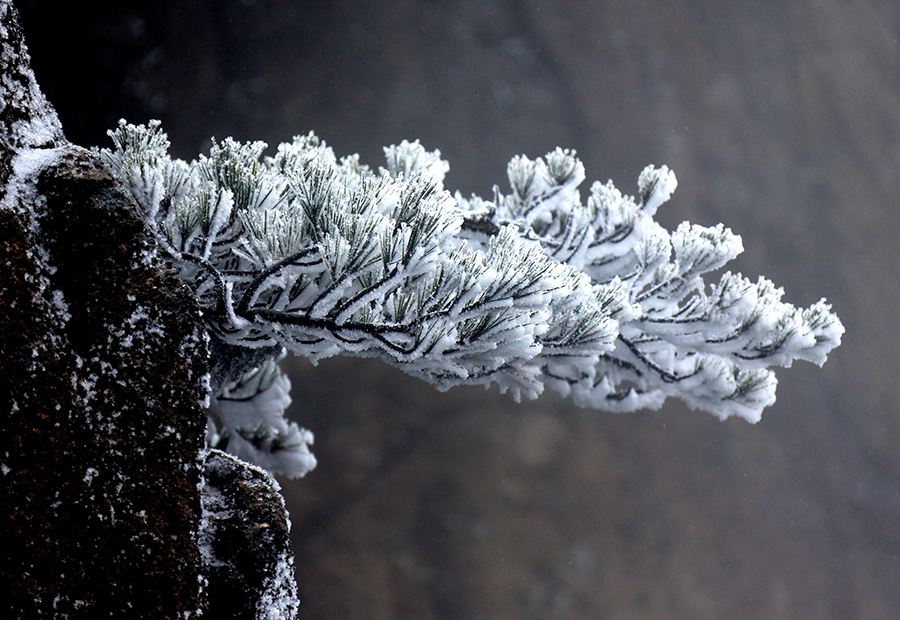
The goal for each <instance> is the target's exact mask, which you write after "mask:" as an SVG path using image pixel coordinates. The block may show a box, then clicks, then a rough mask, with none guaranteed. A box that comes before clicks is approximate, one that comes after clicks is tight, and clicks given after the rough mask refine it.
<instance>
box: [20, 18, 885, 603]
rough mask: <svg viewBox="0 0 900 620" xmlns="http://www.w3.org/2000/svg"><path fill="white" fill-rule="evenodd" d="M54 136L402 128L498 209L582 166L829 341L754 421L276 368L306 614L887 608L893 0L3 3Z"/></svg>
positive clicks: (204, 142)
mask: <svg viewBox="0 0 900 620" xmlns="http://www.w3.org/2000/svg"><path fill="white" fill-rule="evenodd" d="M17 5H18V6H19V8H20V11H21V13H22V18H23V22H24V26H25V32H26V35H27V41H28V43H29V45H30V48H31V52H32V57H33V64H34V69H35V72H36V74H37V78H38V81H39V83H40V84H41V85H42V87H43V89H44V91H45V92H46V94H47V96H48V98H49V99H50V101H51V102H52V103H53V104H54V105H55V106H56V107H57V109H58V111H59V114H60V117H61V119H62V122H63V126H64V128H65V130H66V134H67V136H68V137H69V139H71V140H72V141H73V142H75V143H78V144H82V145H85V146H92V145H107V144H108V142H107V139H106V136H105V131H106V130H107V129H109V128H110V127H112V126H113V125H114V124H115V122H116V121H117V120H118V119H119V118H120V117H125V118H127V119H128V120H130V121H132V122H145V121H146V120H148V119H151V118H159V119H161V120H162V121H163V126H164V128H165V129H166V130H167V131H168V133H169V136H170V138H171V140H172V143H173V149H172V150H173V152H174V154H176V155H178V156H180V157H185V158H192V157H195V156H196V155H197V154H198V153H199V152H205V151H207V150H208V148H209V137H210V136H216V137H218V138H222V137H225V136H229V135H231V136H234V137H235V138H237V139H241V140H265V141H266V142H268V143H269V144H270V145H275V144H277V143H278V142H280V141H286V140H290V138H291V136H293V135H295V134H298V133H306V132H308V131H309V130H311V129H312V130H315V131H316V132H317V133H318V134H319V135H320V136H321V137H322V138H323V139H325V140H326V141H327V142H328V143H329V144H331V145H332V146H333V147H334V150H335V152H336V153H337V154H338V155H343V154H349V153H354V152H359V153H360V155H361V156H362V159H363V160H364V161H366V162H368V163H369V164H371V165H373V166H377V165H378V164H379V163H381V161H382V153H381V147H382V146H384V145H387V144H391V143H396V142H399V141H400V140H402V139H403V138H410V139H412V138H420V139H421V141H422V143H423V144H424V145H425V146H426V147H428V148H439V149H441V152H442V154H443V156H444V157H445V158H446V159H448V160H449V161H450V164H451V171H450V174H449V176H448V179H447V186H448V187H449V188H451V189H459V190H461V191H462V192H463V193H464V194H468V193H470V192H476V193H479V194H482V195H490V193H491V187H492V186H493V185H494V184H495V183H499V184H501V185H502V186H503V187H506V180H505V169H506V162H507V161H508V160H509V158H510V157H511V156H513V155H515V154H518V153H525V154H528V155H529V156H531V157H535V156H539V155H543V154H544V153H546V152H547V151H549V150H551V149H553V148H554V147H556V146H557V145H559V146H563V147H571V148H575V149H577V151H578V153H579V156H580V157H581V158H582V160H583V161H584V163H585V167H586V168H587V175H588V182H590V181H592V180H595V179H599V180H601V181H606V180H607V179H609V178H611V179H613V180H614V181H615V182H616V184H617V185H618V186H619V187H620V189H622V190H623V191H626V192H628V193H631V192H634V191H635V183H636V179H637V176H638V174H639V173H640V171H641V169H642V168H643V167H644V165H646V164H648V163H655V164H667V165H668V166H670V167H671V168H672V169H674V170H675V172H676V173H677V175H678V179H679V187H678V191H677V192H676V193H675V195H674V197H673V199H672V201H671V202H670V203H668V204H667V205H665V206H664V207H663V209H661V211H660V213H659V214H658V219H659V220H660V221H661V222H662V223H663V224H664V225H666V226H667V227H670V228H674V226H676V225H677V224H678V223H679V222H681V221H682V220H685V219H687V220H690V221H692V222H695V223H699V224H704V225H714V224H716V223H718V222H724V223H725V224H726V225H728V226H730V227H731V228H732V229H733V230H734V231H735V232H737V233H739V234H741V235H742V236H743V238H744V246H745V247H746V252H745V253H744V254H743V255H742V256H741V257H740V258H739V259H738V260H737V261H736V262H735V264H734V265H733V267H732V268H733V269H736V270H739V271H742V272H743V273H744V274H745V275H748V276H750V277H752V278H754V279H755V277H756V276H757V275H759V274H765V275H767V276H768V277H770V278H771V279H772V280H774V281H775V282H776V283H777V284H779V285H781V286H784V288H785V289H786V291H787V294H786V299H787V300H788V301H790V302H792V303H795V304H797V305H804V306H806V305H809V304H810V303H813V302H815V301H816V300H818V299H819V298H820V297H822V296H825V297H827V298H828V299H829V301H831V302H832V303H833V304H834V308H835V310H836V311H837V312H838V314H839V315H840V316H841V318H842V319H843V322H844V324H845V326H846V328H847V334H846V335H845V338H844V344H843V345H842V346H841V347H840V348H839V349H837V350H836V351H835V352H834V353H833V354H832V356H831V359H830V360H829V361H828V363H827V364H826V365H825V367H824V368H822V369H819V368H816V367H813V366H810V365H808V364H805V363H798V364H797V365H796V366H795V367H794V368H791V369H784V370H781V371H780V372H779V373H778V376H779V379H780V387H779V389H778V402H777V403H776V404H775V405H774V406H773V407H771V408H770V409H769V410H767V411H766V413H765V414H764V416H763V420H762V422H760V423H759V424H757V425H755V426H751V425H749V424H747V423H745V422H743V421H741V420H737V419H732V420H728V421H726V422H724V423H722V422H718V421H717V420H716V419H715V418H713V417H712V416H709V415H707V414H702V413H695V412H690V411H688V410H686V408H685V407H683V406H681V405H680V404H679V403H677V402H668V403H667V404H666V405H665V406H664V407H663V408H662V410H660V411H657V412H640V413H635V414H628V415H611V414H604V413H602V412H597V411H589V410H583V409H578V408H576V407H574V406H573V405H572V404H571V403H569V402H567V401H565V400H563V399H561V398H558V397H556V396H554V395H552V394H547V395H544V396H543V397H541V398H540V399H538V400H536V401H532V402H526V403H521V404H515V403H513V402H512V401H511V400H510V399H508V398H506V397H503V396H500V395H499V394H497V393H496V391H495V390H489V391H485V390H483V389H481V388H472V389H466V388H459V389H455V390H451V391H450V392H447V393H438V392H437V391H436V390H434V389H433V388H431V387H430V386H429V385H427V384H424V383H420V382H418V381H416V380H413V379H410V378H407V377H405V376H404V375H402V374H400V373H399V372H398V371H396V370H394V369H392V368H389V367H387V366H386V365H384V364H382V363H380V362H375V361H371V360H369V361H360V360H353V359H343V358H341V359H332V360H328V361H326V362H323V363H321V364H320V365H319V366H318V367H316V368H313V367H312V366H311V365H310V364H309V363H308V362H306V361H305V360H293V361H291V362H290V363H289V367H290V370H291V374H292V381H293V385H294V389H293V395H294V401H295V402H294V405H293V407H292V409H291V413H292V417H293V418H294V419H296V420H297V421H298V422H299V423H300V424H301V425H302V426H306V427H308V428H310V429H311V430H312V431H313V432H314V433H315V435H316V455H317V457H318V459H319V467H318V469H316V470H315V471H314V472H312V473H311V474H310V475H308V476H307V477H306V478H305V479H302V480H298V481H284V491H285V494H286V496H287V501H288V504H289V506H290V510H291V514H292V519H293V526H294V545H295V549H296V554H297V576H298V580H299V584H300V590H301V599H302V604H301V611H302V617H303V618H307V619H348V620H355V619H366V620H395V619H396V620H405V619H410V620H411V619H417V620H431V619H440V620H473V619H482V618H483V619H535V620H537V619H547V618H554V619H592V620H593V619H597V618H613V619H629V618H677V619H680V618H684V619H692V620H693V619H706V618H709V619H713V618H731V619H745V618H746V619H757V618H767V619H782V618H784V619H788V618H791V619H794V618H819V619H831V618H834V619H838V618H848V619H882V618H883V619H888V618H897V617H900V616H898V614H900V612H898V610H900V389H898V379H900V376H898V375H900V373H898V368H900V335H898V327H897V324H898V321H897V309H898V308H900V260H898V258H897V249H898V241H897V239H898V235H900V38H898V37H900V3H898V2H896V1H895V0H798V1H797V2H790V3H780V2H764V1H754V2H719V1H717V0H701V1H690V2H688V1H681V2H674V1H671V0H668V1H664V0H646V1H643V2H594V1H587V0H578V1H576V0H568V1H567V0H556V1H547V2H537V1H525V0H460V1H454V2H451V1H444V2H439V1H436V0H433V1H430V2H426V1H421V2H414V1H412V0H397V1H390V2H388V1H381V2H374V1H368V2H367V1H357V2H349V1H336V2H328V1H321V0H320V1H311V0H310V1H306V2H287V1H284V0H255V1H254V0H244V1H240V2H238V1H234V0H227V1H219V0H179V1H177V2H176V1H174V0H169V1H154V2H149V1H137V2H115V3H113V2H111V1H100V2H89V3H87V2H84V3H81V2H78V3H75V2H73V3H57V2H43V1H40V0H18V1H17Z"/></svg>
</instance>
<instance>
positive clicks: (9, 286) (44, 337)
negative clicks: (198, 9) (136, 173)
mask: <svg viewBox="0 0 900 620" xmlns="http://www.w3.org/2000/svg"><path fill="white" fill-rule="evenodd" d="M0 18H2V22H0V39H2V41H0V43H2V46H0V50H2V61H3V63H2V66H0V95H2V97H0V264H2V266H3V267H2V269H0V475H2V481H3V493H2V494H0V515H2V524H3V525H2V530H0V537H2V539H3V541H4V543H3V545H2V551H0V600H2V601H3V603H2V606H3V607H2V609H0V616H2V617H3V618H49V617H53V618H57V617H65V618H91V619H94V618H176V617H177V618H199V617H215V618H230V617H235V618H237V617H242V618H243V617H256V615H253V614H255V613H256V610H258V609H261V608H262V607H261V606H262V605H265V604H268V603H270V602H271V603H272V604H273V605H276V604H277V603H278V602H279V601H281V603H282V605H281V610H282V611H283V612H284V613H283V614H282V617H290V616H291V615H293V612H294V611H295V610H294V608H293V607H291V605H292V604H294V602H295V600H296V599H295V598H294V597H293V596H291V595H292V594H293V592H294V590H295V589H296V586H295V585H294V582H293V573H292V571H291V561H290V547H289V544H288V527H289V525H288V522H287V519H286V515H285V512H284V507H283V503H282V501H281V498H280V496H279V495H278V494H277V488H276V487H272V486H271V485H270V486H266V485H262V486H260V484H251V485H249V486H248V482H247V481H249V480H251V479H253V477H254V476H256V477H259V476H263V474H262V473H261V472H256V471H255V470H253V469H251V468H250V467H249V466H247V465H246V464H244V463H241V462H240V461H237V460H234V459H231V460H228V459H227V457H224V456H219V457H218V458H219V459H225V460H228V463H229V468H228V473H229V474H230V475H229V476H223V475H218V474H222V472H223V471H224V470H222V468H221V467H220V468H213V469H212V470H210V471H212V472H213V473H216V474H217V477H216V478H214V489H215V492H216V493H219V494H220V495H222V496H227V497H229V498H230V499H229V504H228V505H229V507H230V509H232V510H233V511H234V512H233V514H234V515H238V517H244V516H247V517H248V518H249V517H252V518H253V519H254V523H256V522H260V523H261V522H262V521H261V520H263V519H264V521H265V523H266V524H268V525H267V526H266V528H264V529H265V531H263V532H262V534H263V536H262V538H258V537H249V538H248V537H247V536H243V538H241V536H242V535H243V534H244V533H245V532H243V530H240V528H239V527H237V525H235V524H234V523H232V522H230V521H229V522H228V523H225V522H223V523H220V524H219V526H218V527H217V529H216V530H215V534H216V535H217V536H218V538H217V539H216V540H217V541H218V540H219V539H221V540H223V541H226V542H228V541H232V542H233V540H234V536H232V534H234V535H238V538H240V539H241V540H242V541H243V546H240V545H237V546H235V544H230V543H229V544H225V543H222V544H217V545H216V546H214V549H215V551H216V552H218V551H219V550H220V549H221V550H222V551H223V553H226V552H227V553H232V552H234V553H232V555H228V556H227V560H228V562H229V564H228V566H229V570H230V573H229V576H230V577H231V579H230V580H229V581H228V585H233V583H235V580H238V581H240V582H241V583H242V584H244V586H245V587H244V589H243V590H241V591H240V592H239V593H238V592H231V593H230V595H231V597H230V598H229V599H228V600H229V601H234V600H237V598H240V599H241V601H242V602H243V603H244V605H245V606H248V605H249V607H248V608H250V609H251V610H252V611H253V614H251V615H246V614H244V613H242V612H241V611H240V610H239V609H238V606H237V605H235V606H232V608H231V609H227V608H222V609H220V610H219V608H216V609H217V610H218V611H215V612H213V610H212V609H211V610H210V612H209V614H207V613H206V607H207V603H206V601H205V596H206V595H207V594H209V596H210V597H212V596H215V595H216V592H217V589H216V586H217V585H219V584H220V583H221V582H222V580H221V579H218V577H217V576H218V575H219V574H220V572H221V571H219V570H218V569H217V570H215V571H213V570H212V569H211V568H210V566H219V565H220V564H221V562H222V561H221V560H220V558H218V557H217V556H215V555H212V554H211V553H206V554H205V555H201V552H200V546H199V545H198V540H199V539H200V538H201V533H200V529H201V501H200V488H201V486H202V483H203V481H204V478H203V460H204V458H205V456H206V452H205V449H204V445H203V442H204V435H205V422H206V416H205V413H204V411H203V409H202V407H201V405H200V401H201V400H202V398H203V396H204V395H205V390H206V389H207V382H206V380H205V379H204V377H205V376H206V373H207V358H208V355H207V342H208V338H207V333H206V329H205V327H204V324H203V321H202V317H201V315H200V309H199V307H198V306H197V303H196V300H195V298H194V296H193V294H192V293H191V292H190V291H189V290H188V289H187V288H186V287H185V286H184V285H183V284H182V283H181V282H180V281H179V280H178V279H177V278H176V277H175V276H174V275H173V274H172V273H170V272H168V271H167V270H166V268H165V266H164V264H163V263H162V261H161V259H160V258H159V256H158V255H157V253H156V249H155V246H154V243H153V239H152V237H151V236H150V234H149V233H148V232H147V230H146V228H145V226H144V221H143V219H142V217H141V215H140V214H139V213H138V210H137V206H136V205H135V204H134V202H133V200H132V199H131V198H130V196H129V195H128V194H126V193H125V192H124V191H123V190H122V189H121V188H120V187H119V186H118V184H117V183H116V181H115V179H114V178H113V177H112V175H111V174H110V172H109V171H108V170H107V169H106V168H105V167H104V166H103V165H102V163H101V162H100V161H98V160H97V159H96V158H94V157H93V156H92V155H91V154H90V153H89V152H88V151H85V150H84V149H81V148H79V147H76V146H73V145H71V144H68V143H67V142H66V141H65V138H64V137H63V135H62V131H61V128H60V126H59V121H58V120H57V118H56V114H55V113H54V111H53V109H52V108H51V107H50V106H49V104H48V103H47V102H46V100H45V99H44V97H43V95H41V93H40V90H39V89H38V87H37V85H36V84H35V82H34V77H33V75H32V74H31V70H30V68H29V66H28V54H27V51H26V49H25V46H24V44H23V42H22V33H21V29H20V28H19V25H18V21H17V15H16V13H15V9H14V7H12V5H11V4H10V3H9V2H8V1H6V0H0ZM209 467H210V466H209V464H207V468H209ZM229 484H234V485H235V489H237V490H238V491H240V492H237V491H235V490H234V489H231V487H229ZM210 492H211V491H210V490H209V488H208V489H207V493H206V494H207V495H209V493H210ZM263 513H265V514H264V515H263ZM261 531H262V530H261ZM203 536H204V537H207V536H206V535H205V534H204V535H203ZM207 538H208V537H207ZM276 539H277V540H276ZM263 544H264V545H265V546H264V547H262V548H260V547H259V545H263ZM236 550H238V551H239V552H238V551H236ZM235 553H236V555H235ZM273 553H275V554H276V555H277V556H278V559H280V560H282V562H281V564H278V562H276V561H269V558H270V556H271V555H272V554H273ZM204 560H206V561H207V562H208V563H209V564H208V565H206V566H204V564H203V561H204ZM276 569H280V570H281V572H280V573H275V571H276ZM205 572H209V573H210V575H212V577H211V578H210V579H208V580H206V579H204V577H203V575H204V573H205ZM204 581H207V582H208V583H209V585H210V587H209V588H208V589H207V591H206V594H205V593H204V591H203V588H202V583H203V582H204ZM282 591H285V592H286V593H287V596H281V595H282V593H283V592H282ZM279 597H280V598H279ZM247 601H249V603H248V602H247ZM284 601H287V602H286V603H285V602H284ZM294 606H295V605H294ZM220 607H222V606H221V605H220ZM267 617H269V616H267Z"/></svg>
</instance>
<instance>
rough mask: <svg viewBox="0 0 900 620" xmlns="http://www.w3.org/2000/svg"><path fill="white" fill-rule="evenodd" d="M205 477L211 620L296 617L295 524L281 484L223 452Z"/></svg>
mask: <svg viewBox="0 0 900 620" xmlns="http://www.w3.org/2000/svg"><path fill="white" fill-rule="evenodd" d="M204 476H205V484H204V486H203V490H202V495H201V501H202V508H203V516H202V521H201V529H200V550H201V555H202V557H203V563H204V578H205V582H206V596H207V601H208V608H207V610H206V613H207V616H208V617H210V618H256V619H258V620H289V619H292V618H295V617H296V614H297V609H298V606H299V602H298V600H297V584H296V582H295V580H294V566H293V552H292V551H291V547H290V529H291V524H290V520H289V519H288V516H287V511H286V509H285V506H284V500H283V499H282V497H281V495H280V494H279V490H280V487H279V485H278V483H277V482H276V481H275V479H274V478H272V476H271V475H270V474H269V473H268V472H266V471H265V470H263V469H261V468H259V467H256V466H253V465H250V464H249V463H245V462H244V461H241V460H240V459H238V458H235V457H233V456H231V455H229V454H226V453H224V452H221V451H219V450H211V451H210V452H209V454H208V456H207V457H206V464H205V468H204Z"/></svg>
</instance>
